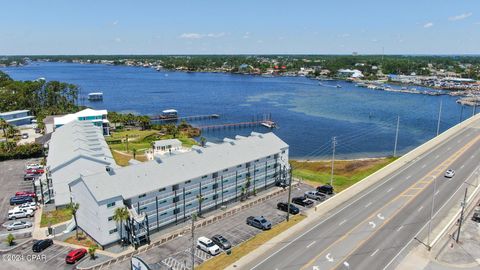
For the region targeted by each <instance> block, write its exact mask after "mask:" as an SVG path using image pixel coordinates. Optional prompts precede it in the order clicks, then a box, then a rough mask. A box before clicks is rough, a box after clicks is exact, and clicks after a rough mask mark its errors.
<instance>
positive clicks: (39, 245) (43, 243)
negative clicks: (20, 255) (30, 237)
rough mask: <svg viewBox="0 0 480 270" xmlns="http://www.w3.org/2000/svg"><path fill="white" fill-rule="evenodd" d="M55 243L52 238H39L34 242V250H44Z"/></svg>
mask: <svg viewBox="0 0 480 270" xmlns="http://www.w3.org/2000/svg"><path fill="white" fill-rule="evenodd" d="M51 245H53V240H52V239H43V240H38V241H37V242H35V244H33V246H32V251H33V252H42V251H43V250H45V249H46V248H48V247H49V246H51Z"/></svg>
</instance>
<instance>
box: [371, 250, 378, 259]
mask: <svg viewBox="0 0 480 270" xmlns="http://www.w3.org/2000/svg"><path fill="white" fill-rule="evenodd" d="M378 251H379V249H377V250H375V251H374V252H373V253H372V254H371V255H370V257H373V256H375V254H377V252H378Z"/></svg>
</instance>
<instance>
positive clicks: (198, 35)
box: [179, 32, 226, 39]
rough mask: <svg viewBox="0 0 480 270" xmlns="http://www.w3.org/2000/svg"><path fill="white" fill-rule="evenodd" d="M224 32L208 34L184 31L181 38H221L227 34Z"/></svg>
mask: <svg viewBox="0 0 480 270" xmlns="http://www.w3.org/2000/svg"><path fill="white" fill-rule="evenodd" d="M225 35H226V34H225V33H224V32H221V33H208V34H201V33H183V34H181V35H180V36H179V38H183V39H202V38H220V37H223V36H225Z"/></svg>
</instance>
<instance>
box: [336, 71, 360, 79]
mask: <svg viewBox="0 0 480 270" xmlns="http://www.w3.org/2000/svg"><path fill="white" fill-rule="evenodd" d="M337 74H338V76H339V77H342V78H362V77H363V74H362V72H361V71H360V70H358V69H339V70H338V72H337Z"/></svg>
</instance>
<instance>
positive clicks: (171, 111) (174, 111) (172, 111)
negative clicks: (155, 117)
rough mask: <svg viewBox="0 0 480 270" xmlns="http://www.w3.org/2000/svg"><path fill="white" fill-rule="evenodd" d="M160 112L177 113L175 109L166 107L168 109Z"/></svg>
mask: <svg viewBox="0 0 480 270" xmlns="http://www.w3.org/2000/svg"><path fill="white" fill-rule="evenodd" d="M162 113H177V110H174V109H168V110H163V111H162Z"/></svg>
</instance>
